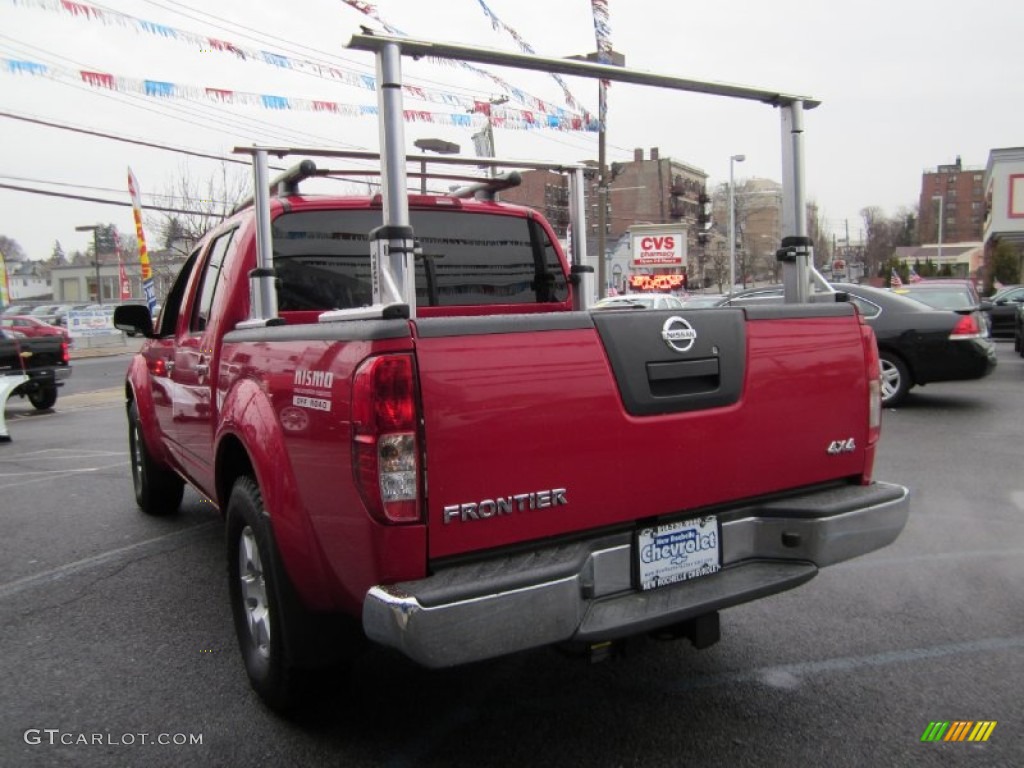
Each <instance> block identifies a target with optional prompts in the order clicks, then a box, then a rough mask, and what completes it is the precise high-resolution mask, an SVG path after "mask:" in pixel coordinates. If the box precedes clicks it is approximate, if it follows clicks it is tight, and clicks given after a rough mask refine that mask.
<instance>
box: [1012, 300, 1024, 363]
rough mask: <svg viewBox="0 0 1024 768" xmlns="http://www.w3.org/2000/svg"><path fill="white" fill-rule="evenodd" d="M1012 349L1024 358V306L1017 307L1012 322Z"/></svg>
mask: <svg viewBox="0 0 1024 768" xmlns="http://www.w3.org/2000/svg"><path fill="white" fill-rule="evenodd" d="M1013 348H1014V349H1015V350H1016V351H1017V354H1019V355H1020V356H1021V357H1024V304H1020V305H1018V306H1017V314H1016V315H1015V316H1014V320H1013Z"/></svg>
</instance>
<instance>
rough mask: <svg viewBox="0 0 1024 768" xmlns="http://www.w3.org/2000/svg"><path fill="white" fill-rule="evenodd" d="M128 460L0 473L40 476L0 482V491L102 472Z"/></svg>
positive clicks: (6, 475)
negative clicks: (59, 478) (54, 479)
mask: <svg viewBox="0 0 1024 768" xmlns="http://www.w3.org/2000/svg"><path fill="white" fill-rule="evenodd" d="M129 463H130V462H129V461H128V460H127V459H126V460H125V461H118V462H115V463H113V464H104V465H103V466H100V467H84V468H82V469H49V470H45V471H42V472H12V473H10V474H0V478H3V477H19V478H20V477H25V475H40V477H34V478H32V479H29V480H22V481H20V482H14V483H0V491H2V490H7V489H9V488H18V487H20V486H23V485H31V484H32V483H45V482H47V481H48V480H51V479H53V478H57V477H64V476H67V475H75V474H83V473H86V472H102V471H103V470H104V469H114V468H115V467H124V466H127V465H128V464H129Z"/></svg>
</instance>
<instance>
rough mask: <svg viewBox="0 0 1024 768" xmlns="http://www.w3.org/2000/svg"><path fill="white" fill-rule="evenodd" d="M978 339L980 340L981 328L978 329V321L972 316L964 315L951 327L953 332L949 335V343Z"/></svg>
mask: <svg viewBox="0 0 1024 768" xmlns="http://www.w3.org/2000/svg"><path fill="white" fill-rule="evenodd" d="M978 338H981V328H979V327H978V321H977V320H976V319H975V317H974V315H964V316H963V317H961V318H960V319H959V320H957V323H956V325H954V326H953V330H952V331H951V332H950V334H949V339H950V341H958V340H960V339H978Z"/></svg>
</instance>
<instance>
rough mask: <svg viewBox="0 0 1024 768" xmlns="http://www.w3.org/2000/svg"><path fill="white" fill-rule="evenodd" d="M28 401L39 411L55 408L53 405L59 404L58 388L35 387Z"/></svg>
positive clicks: (30, 392)
mask: <svg viewBox="0 0 1024 768" xmlns="http://www.w3.org/2000/svg"><path fill="white" fill-rule="evenodd" d="M28 401H29V402H30V403H32V407H33V408H35V409H36V410H39V411H45V410H46V409H47V408H53V404H54V403H56V402H57V388H56V387H54V386H48V387H34V388H33V389H31V390H29V393H28Z"/></svg>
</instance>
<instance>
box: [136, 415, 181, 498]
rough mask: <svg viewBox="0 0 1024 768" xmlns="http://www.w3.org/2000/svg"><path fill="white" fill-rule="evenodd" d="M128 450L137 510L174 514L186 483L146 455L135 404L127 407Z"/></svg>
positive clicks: (147, 452) (144, 441)
mask: <svg viewBox="0 0 1024 768" xmlns="http://www.w3.org/2000/svg"><path fill="white" fill-rule="evenodd" d="M128 447H129V450H130V452H131V460H132V485H133V486H134V488H135V502H136V503H137V504H138V505H139V509H141V510H142V511H143V512H145V513H146V514H147V515H169V514H171V513H173V512H176V511H177V509H178V507H180V506H181V498H182V496H184V494H185V481H184V480H182V479H181V478H180V477H178V475H176V474H175V473H174V472H172V471H171V470H169V469H167V468H166V467H161V466H160V465H159V464H157V463H156V462H155V461H154V460H153V457H152V456H150V455H149V451H148V450H146V440H145V438H143V436H142V430H141V428H140V426H139V406H138V405H136V404H135V403H134V402H133V403H132V404H131V405H130V406H129V407H128Z"/></svg>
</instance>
